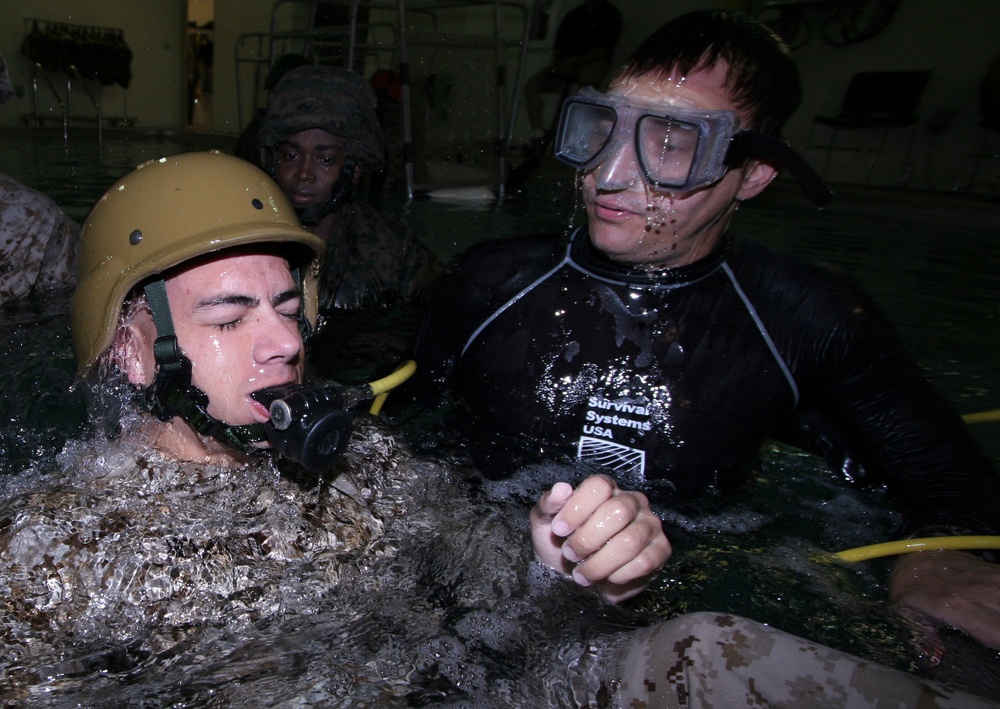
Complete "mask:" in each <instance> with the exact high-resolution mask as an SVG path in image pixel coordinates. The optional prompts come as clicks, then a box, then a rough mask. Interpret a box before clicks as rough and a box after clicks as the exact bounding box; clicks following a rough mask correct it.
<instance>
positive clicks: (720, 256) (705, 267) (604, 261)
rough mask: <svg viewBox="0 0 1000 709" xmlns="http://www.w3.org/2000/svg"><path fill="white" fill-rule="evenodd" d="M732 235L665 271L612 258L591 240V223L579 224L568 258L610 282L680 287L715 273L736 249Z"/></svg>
mask: <svg viewBox="0 0 1000 709" xmlns="http://www.w3.org/2000/svg"><path fill="white" fill-rule="evenodd" d="M732 245H733V242H732V239H730V238H729V237H728V236H723V237H722V239H721V240H720V241H719V243H718V244H716V246H715V248H714V249H712V252H711V253H710V254H708V256H705V257H704V258H702V259H699V260H698V261H695V262H694V263H690V264H687V265H686V266H678V267H676V268H668V269H665V270H662V271H647V270H645V269H641V268H635V267H633V266H628V265H626V264H623V263H618V262H617V261H612V260H611V259H609V258H608V257H607V256H605V255H604V254H602V253H601V252H600V251H598V250H597V249H596V248H594V245H593V244H592V243H591V242H590V237H589V236H588V235H587V227H586V226H581V227H577V229H576V231H574V232H573V235H572V236H571V237H570V242H569V247H568V249H567V252H566V258H567V260H568V261H569V263H570V264H571V265H573V266H574V267H576V268H577V269H578V270H580V271H582V272H584V273H586V274H587V275H590V276H593V277H594V278H597V279H599V280H602V281H606V282H608V283H614V284H619V285H625V286H631V287H646V288H678V287H680V286H685V285H687V284H689V283H694V282H696V281H700V280H701V279H702V278H705V277H706V276H708V275H710V274H711V273H714V272H715V271H716V270H717V269H718V268H719V267H720V266H721V265H722V264H723V263H724V262H725V260H726V257H727V256H728V255H729V252H730V250H731V249H732Z"/></svg>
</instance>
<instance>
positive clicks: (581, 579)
mask: <svg viewBox="0 0 1000 709" xmlns="http://www.w3.org/2000/svg"><path fill="white" fill-rule="evenodd" d="M573 580H574V581H576V582H577V583H578V584H580V585H581V586H589V585H590V579H588V578H587V577H586V576H584V575H583V574H582V573H580V571H579V570H578V569H573Z"/></svg>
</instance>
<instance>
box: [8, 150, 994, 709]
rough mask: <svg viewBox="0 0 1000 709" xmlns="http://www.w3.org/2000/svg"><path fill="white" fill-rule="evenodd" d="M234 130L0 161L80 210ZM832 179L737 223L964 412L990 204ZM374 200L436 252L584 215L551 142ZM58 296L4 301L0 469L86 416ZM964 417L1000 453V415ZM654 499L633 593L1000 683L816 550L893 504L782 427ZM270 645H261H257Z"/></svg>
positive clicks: (378, 338) (990, 315) (360, 374)
mask: <svg viewBox="0 0 1000 709" xmlns="http://www.w3.org/2000/svg"><path fill="white" fill-rule="evenodd" d="M231 142H232V141H231V139H230V138H228V137H216V136H205V135H195V136H191V135H180V134H177V135H164V134H141V133H138V132H122V133H121V134H117V133H111V134H109V133H108V132H106V133H105V136H104V140H103V142H102V143H101V144H98V143H97V141H96V140H95V138H94V137H93V136H89V135H86V134H80V135H72V134H71V136H70V140H69V141H64V140H63V137H62V134H61V132H59V133H55V132H51V133H45V132H38V131H34V132H31V133H26V132H24V131H13V132H12V133H11V134H3V133H0V172H5V173H7V174H10V175H12V176H14V177H16V178H18V179H20V180H22V181H23V182H24V183H26V184H27V185H29V186H31V187H34V188H36V189H39V190H41V191H43V192H46V193H47V194H49V195H51V196H52V197H53V198H54V199H56V200H57V201H58V202H59V204H60V205H61V206H62V208H63V209H64V210H65V211H66V212H67V213H68V214H69V215H70V216H72V217H73V218H75V219H76V220H77V221H78V222H82V221H83V219H84V217H85V216H86V213H87V211H88V210H89V208H90V206H91V205H92V204H93V202H94V200H95V199H96V198H97V197H98V196H99V195H100V194H101V193H103V192H104V190H106V189H107V188H108V187H109V186H110V185H111V184H113V183H114V182H115V181H116V180H117V179H118V178H119V177H121V176H122V175H124V174H125V173H126V172H128V171H129V170H131V169H132V168H133V167H134V166H135V165H136V164H138V163H141V162H143V161H145V160H148V159H152V158H156V157H161V156H163V155H168V154H172V153H176V152H183V151H187V150H190V149H208V148H218V149H222V150H228V149H229V148H230V147H231ZM837 193H838V201H835V203H834V205H833V206H831V208H829V209H827V210H825V211H824V212H816V211H815V210H812V209H811V208H809V206H808V205H807V204H806V203H805V201H804V199H802V198H800V197H799V195H798V194H797V192H796V190H795V188H794V186H792V185H790V184H787V183H779V184H777V185H775V186H774V187H773V188H772V189H771V191H770V193H769V194H765V195H764V196H762V197H761V198H758V200H756V201H755V202H751V203H747V204H745V205H744V206H743V208H742V210H741V211H740V212H739V213H738V214H737V218H736V221H735V223H734V229H735V230H736V231H738V232H739V233H741V234H743V235H745V236H751V237H754V238H757V239H759V240H760V241H762V242H764V243H767V244H769V245H772V246H774V247H775V248H778V249H780V250H785V251H790V252H794V253H798V254H801V255H803V256H806V257H809V258H813V259H819V260H823V261H825V262H827V263H829V264H830V265H832V266H833V267H835V268H839V269H841V270H843V271H845V272H846V273H848V274H850V275H851V276H853V277H854V278H855V279H857V280H858V281H859V282H860V283H861V284H862V285H863V287H865V288H866V289H867V290H868V291H870V292H871V293H872V294H873V295H874V296H875V298H876V299H877V300H878V301H879V302H880V303H881V304H882V306H883V307H884V309H885V310H886V312H887V313H888V315H889V317H890V319H891V320H892V321H893V322H894V323H895V324H896V326H897V328H898V329H899V331H900V334H901V336H902V337H903V339H904V341H905V342H906V344H907V345H908V347H909V348H910V350H911V352H912V353H913V354H914V355H915V356H916V357H917V359H918V361H920V362H921V364H922V365H923V366H924V367H925V368H926V371H927V374H928V376H929V377H930V378H931V379H932V380H933V381H934V382H935V383H936V384H937V385H938V386H939V387H940V388H941V389H942V390H943V391H944V392H945V394H946V395H947V396H948V397H949V398H950V399H951V400H952V401H953V402H954V403H955V406H956V407H957V408H958V409H959V411H960V412H962V413H971V412H976V411H983V410H992V409H997V408H1000V368H997V367H996V366H995V363H996V361H997V359H996V353H997V351H1000V327H998V321H1000V251H998V250H997V248H996V238H997V234H996V225H997V224H1000V218H998V217H1000V213H998V212H1000V207H998V206H997V205H994V204H989V203H981V202H973V201H970V200H968V199H963V198H958V197H956V196H954V195H939V194H918V193H897V192H890V191H876V190H861V189H858V188H848V187H841V188H840V189H838V190H837ZM373 201H376V202H377V203H378V204H380V205H381V206H382V207H383V208H384V209H385V210H386V211H388V212H390V213H395V214H397V215H399V216H400V217H401V218H403V219H404V220H405V221H406V222H407V223H408V225H409V226H410V227H411V228H412V229H413V230H414V231H415V232H416V233H417V234H418V235H419V236H421V237H422V238H423V239H424V240H425V241H426V242H427V243H428V244H429V245H430V246H431V247H432V248H433V249H434V250H435V251H436V252H437V253H439V254H440V255H441V257H442V258H444V259H448V258H450V257H452V256H453V255H455V254H456V253H458V252H460V251H461V250H463V249H464V248H466V247H467V246H468V245H470V244H472V243H475V242H476V241H479V240H482V239H485V238H490V237H493V236H500V235H507V234H518V233H522V234H523V233H531V232H536V231H538V232H541V231H551V230H556V229H564V228H565V227H566V225H567V224H569V223H571V222H576V223H579V222H580V220H581V219H582V214H581V213H580V210H579V209H578V208H577V206H576V204H575V199H574V178H573V175H572V173H571V172H569V171H568V170H567V169H566V168H564V167H563V166H560V165H558V164H555V163H554V162H551V161H550V162H548V163H543V165H542V166H541V167H540V168H539V170H538V172H537V174H536V175H535V176H534V177H533V178H532V180H530V181H529V182H528V183H527V184H526V186H525V188H524V189H523V190H521V191H519V192H517V193H515V194H512V195H509V196H508V197H507V198H506V199H505V200H504V201H503V203H502V204H499V205H497V204H483V203H464V204H463V203H459V202H444V201H439V200H433V199H415V200H413V201H411V202H407V201H405V200H404V199H402V197H401V196H399V195H385V196H381V197H378V198H373ZM68 302H69V301H68V294H55V295H53V296H51V297H46V298H43V299H35V300H32V301H29V302H26V303H21V304H18V305H17V306H9V307H6V308H3V309H0V322H2V323H3V325H4V327H3V328H2V330H0V354H2V355H3V364H2V365H0V387H2V390H3V391H4V399H3V403H2V405H0V415H2V416H3V417H4V421H5V425H4V428H3V431H2V434H0V475H11V474H14V473H16V472H17V471H20V470H21V469H23V468H25V467H26V466H28V465H34V466H36V467H37V468H38V469H39V470H40V471H45V470H50V469H53V468H54V465H55V457H56V454H57V453H58V452H59V451H60V450H61V449H62V447H63V445H64V444H65V443H66V441H68V440H72V439H76V438H79V437H81V436H84V435H85V432H86V430H87V424H86V419H85V411H84V405H83V398H82V395H81V394H80V393H79V392H77V391H75V390H73V389H72V380H73V363H72V356H71V354H70V351H69V349H70V348H69V327H68ZM418 318H419V313H417V312H413V311H407V310H393V311H388V312H385V313H380V314H378V316H377V317H372V316H371V315H370V314H350V313H345V314H341V315H338V317H337V319H336V320H335V322H334V323H333V325H334V327H332V328H331V330H330V332H336V333H337V336H335V337H333V336H331V337H329V338H328V339H327V340H326V341H324V340H323V339H322V338H321V340H320V341H319V342H317V343H316V350H315V354H316V356H317V360H318V361H317V363H316V367H317V369H318V370H319V371H320V373H321V374H323V375H326V376H333V377H336V378H339V379H340V380H341V381H344V382H347V383H354V382H361V381H365V380H367V379H368V378H369V377H370V376H371V375H372V373H373V372H375V371H379V370H383V369H384V368H386V367H390V366H391V365H392V364H393V363H395V362H396V361H398V360H400V359H402V358H404V357H405V356H406V353H407V347H408V343H409V341H410V337H411V335H412V333H413V330H414V328H415V327H416V323H417V320H418ZM67 392H69V393H68V394H67ZM973 430H974V433H975V434H976V437H977V439H978V440H979V441H980V443H981V444H982V445H983V447H984V449H985V450H986V451H987V453H988V454H989V455H990V457H991V458H992V459H993V460H994V461H995V462H998V463H1000V424H998V423H986V424H978V425H976V427H975V428H974V429H973ZM417 435H419V433H418V434H417ZM563 474H565V470H562V469H559V468H544V467H542V468H539V469H529V470H527V471H523V472H522V473H521V474H520V475H519V476H518V477H517V478H515V479H514V480H511V481H508V482H506V483H497V484H495V485H496V486H498V487H497V488H496V489H494V490H493V491H492V492H495V493H497V494H502V495H508V496H511V497H513V498H515V499H523V500H530V499H533V498H534V497H535V496H536V495H537V494H538V492H539V491H540V490H541V489H542V488H543V486H544V485H545V484H547V483H549V482H551V481H552V478H553V476H558V475H563ZM660 512H661V514H662V515H663V517H664V520H665V523H666V526H667V529H668V533H669V534H670V537H671V541H672V544H673V547H674V550H675V552H674V557H673V559H672V560H671V563H670V564H669V565H668V567H667V569H666V570H665V572H664V573H663V574H662V576H661V578H660V579H659V580H658V581H657V582H656V584H655V585H654V587H653V588H652V589H651V591H650V592H649V593H647V594H645V595H644V596H643V597H642V599H641V600H639V601H638V602H636V603H635V604H633V606H634V609H635V610H637V611H639V612H640V613H642V614H648V615H650V616H664V617H669V616H672V615H675V614H677V613H682V612H688V611H697V610H717V611H730V612H735V613H739V614H742V615H746V616H748V617H751V618H754V619H756V620H760V621H763V622H767V623H770V624H773V625H775V626H777V627H779V628H782V629H784V630H787V631H789V632H793V633H796V634H799V635H802V636H805V637H809V638H811V639H814V640H818V641H820V642H823V643H826V644H829V645H832V646H834V647H837V648H839V649H843V650H846V651H849V652H852V653H854V654H857V655H860V656H862V657H866V658H870V659H872V660H875V661H878V662H881V663H883V664H887V665H891V666H894V667H898V668H901V669H906V670H910V671H914V672H918V673H921V674H924V675H926V676H932V677H935V678H938V679H940V680H942V681H945V682H948V683H952V684H954V685H956V686H959V687H962V688H965V689H968V690H969V691H973V692H976V693H980V694H986V695H988V696H992V697H996V698H998V699H1000V663H998V662H997V660H998V659H1000V658H998V654H997V653H995V652H992V651H989V650H987V649H985V648H984V647H982V646H980V645H978V644H977V643H975V642H973V641H971V640H969V639H968V638H966V637H964V636H962V635H961V634H959V633H955V632H950V631H948V630H947V629H943V630H941V631H940V632H941V638H942V639H943V642H944V644H945V645H946V647H947V651H946V652H945V654H944V657H943V660H942V662H941V663H940V664H939V665H937V666H931V664H930V663H929V662H927V661H926V659H925V658H923V657H922V656H921V653H920V652H919V648H920V647H921V645H920V642H921V640H922V638H923V637H924V636H923V635H922V632H923V629H922V628H921V626H919V625H912V626H911V625H907V624H906V623H905V622H903V621H902V620H901V618H900V617H899V616H898V615H897V614H895V613H894V612H893V611H892V610H891V609H890V608H889V607H888V606H887V604H886V603H885V601H884V598H885V595H886V590H885V587H884V583H883V580H884V578H885V574H886V571H887V569H888V568H889V567H890V565H891V560H885V559H883V560H875V561H871V562H864V563H862V564H856V565H853V566H845V565H838V564H831V563H829V562H827V561H824V560H821V559H820V558H819V557H820V555H821V554H822V552H823V551H827V552H831V551H837V550H840V549H844V548H851V547H855V546H861V545H864V544H869V543H874V542H877V541H883V540H885V539H888V538H889V537H890V535H891V532H892V528H893V524H894V521H895V519H896V517H895V514H894V513H893V512H892V511H891V510H889V509H888V508H887V507H886V504H885V502H884V500H883V497H882V496H881V494H880V492H879V491H878V490H857V489H852V488H849V487H847V486H846V485H844V484H843V483H842V481H840V480H838V479H837V478H836V476H835V475H833V474H832V473H830V472H829V471H826V470H825V469H824V468H823V466H822V465H821V464H820V463H819V462H818V461H817V460H816V459H815V458H813V457H811V456H807V455H804V454H802V453H800V452H798V451H796V450H794V449H789V448H785V447H781V446H774V447H772V448H771V449H770V450H769V451H768V453H767V455H766V456H765V460H764V464H763V466H762V469H761V471H760V479H759V480H758V484H757V485H756V486H755V487H754V488H753V489H752V490H750V491H747V492H745V493H743V494H742V495H738V496H736V497H735V498H732V499H726V500H725V501H722V500H708V501H706V502H704V503H702V504H699V505H698V506H691V507H690V508H685V509H670V510H660ZM273 642H274V643H276V644H280V643H281V642H282V639H281V638H277V637H276V638H273ZM320 646H322V647H325V646H324V645H322V643H320ZM270 649H273V648H270ZM267 650H268V649H267V648H261V653H262V655H261V656H262V657H266V656H268V655H267ZM304 652H306V651H304ZM277 671H278V672H279V673H280V671H281V670H280V668H279V669H278V670H277ZM174 679H176V677H175V678H174ZM139 686H141V683H140V685H139ZM109 696H113V695H109Z"/></svg>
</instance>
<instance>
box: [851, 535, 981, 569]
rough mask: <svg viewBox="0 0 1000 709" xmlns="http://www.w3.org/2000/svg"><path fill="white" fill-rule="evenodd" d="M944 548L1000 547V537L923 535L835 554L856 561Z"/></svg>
mask: <svg viewBox="0 0 1000 709" xmlns="http://www.w3.org/2000/svg"><path fill="white" fill-rule="evenodd" d="M943 549H956V550H975V549H1000V537H989V536H958V537H922V538H920V539H899V540H897V541H894V542H882V543H881V544H872V545H870V546H866V547H857V548H856V549H845V550H844V551H840V552H837V553H836V554H834V556H835V557H837V558H838V559H839V560H841V561H847V562H852V563H853V562H856V561H867V560H868V559H877V558H878V557H880V556H895V555H896V554H909V553H911V552H915V551H941V550H943Z"/></svg>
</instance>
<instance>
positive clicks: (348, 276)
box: [258, 66, 440, 310]
mask: <svg viewBox="0 0 1000 709" xmlns="http://www.w3.org/2000/svg"><path fill="white" fill-rule="evenodd" d="M317 130H318V131H322V133H319V134H317V132H316V131H317ZM317 136H318V140H319V141H320V142H321V143H323V144H322V145H315V146H314V145H313V144H309V145H306V143H305V141H306V140H307V139H309V138H314V139H316V138H317ZM337 141H342V142H343V145H340V144H339V143H338V142H337ZM258 144H259V145H260V148H261V159H262V162H263V165H264V167H265V169H266V170H267V171H268V172H269V173H270V174H271V175H272V176H273V177H274V178H275V180H276V181H277V182H278V184H279V185H280V186H281V188H282V190H284V191H285V193H286V194H287V195H288V197H289V199H290V200H291V201H292V204H293V206H294V207H295V208H296V213H297V214H298V216H299V219H301V220H302V223H303V225H304V226H305V227H306V228H307V229H309V230H310V231H312V232H313V233H314V234H316V235H317V236H319V237H320V238H322V239H323V240H324V241H326V243H327V246H328V249H329V252H328V256H327V263H326V268H325V271H324V275H323V280H322V283H321V286H320V306H321V308H323V309H327V310H329V309H333V308H344V309H361V308H366V307H371V306H386V305H391V304H394V303H399V302H411V301H413V300H416V299H418V298H420V297H421V296H422V295H423V294H424V292H425V290H426V288H427V286H428V285H429V283H430V281H431V280H432V279H433V278H434V276H435V275H436V274H437V273H438V271H439V270H440V265H439V263H438V261H437V259H436V258H435V256H434V254H433V252H431V250H430V249H428V248H427V247H426V246H425V245H424V244H423V243H422V242H420V241H419V240H418V239H417V238H416V237H415V236H414V235H413V234H412V233H411V232H410V231H409V230H408V229H407V228H406V227H405V226H404V225H402V224H401V223H399V222H398V221H396V220H395V219H391V218H389V217H387V216H386V215H384V214H381V213H380V212H379V211H378V210H377V209H375V208H374V207H372V206H371V205H369V204H367V203H365V202H363V201H361V200H359V199H357V198H355V195H354V188H355V186H356V184H357V182H358V180H359V179H360V177H361V175H362V174H365V173H368V174H371V173H376V172H379V171H381V170H383V169H384V167H385V157H384V155H385V148H384V139H383V134H382V128H381V126H380V125H379V123H378V119H377V117H376V115H375V98H374V96H373V94H372V91H371V89H370V87H369V86H368V84H367V83H365V81H364V79H362V78H361V77H360V76H359V75H358V74H356V73H354V72H352V71H350V70H348V69H341V68H337V67H326V66H304V67H299V68H297V69H294V70H292V71H290V72H288V73H286V74H285V75H284V76H283V77H282V78H281V80H280V81H279V82H278V84H277V85H276V86H275V88H274V92H273V93H272V95H271V100H270V104H269V106H268V110H267V115H266V116H265V119H264V124H263V125H262V127H261V130H260V133H259V135H258ZM328 144H329V145H328ZM314 147H315V148H316V149H315V150H313V148H314Z"/></svg>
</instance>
